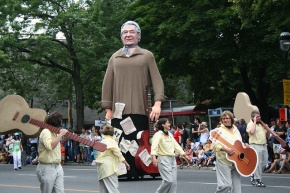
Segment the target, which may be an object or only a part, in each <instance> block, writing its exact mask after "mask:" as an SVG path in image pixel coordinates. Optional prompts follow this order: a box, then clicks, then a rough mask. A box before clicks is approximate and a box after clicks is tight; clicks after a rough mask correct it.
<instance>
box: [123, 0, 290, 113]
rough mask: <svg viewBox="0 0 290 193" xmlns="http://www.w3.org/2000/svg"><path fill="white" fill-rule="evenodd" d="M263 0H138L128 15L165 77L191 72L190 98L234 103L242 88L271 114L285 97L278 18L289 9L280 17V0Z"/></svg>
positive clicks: (264, 111) (217, 102)
mask: <svg viewBox="0 0 290 193" xmlns="http://www.w3.org/2000/svg"><path fill="white" fill-rule="evenodd" d="M254 2H255V3H257V4H256V5H254V4H253V3H254ZM261 2H262V1H261ZM261 2H259V3H258V1H243V0H241V1H239V3H240V4H239V5H237V4H236V3H237V1H236V2H235V3H233V2H229V1H227V0H222V1H208V0H197V1H189V0H185V1H177V0H166V1H161V0H156V1H154V2H152V1H146V0H137V1H135V3H133V4H132V6H131V9H128V16H130V17H132V18H135V20H136V21H138V22H139V23H140V25H141V27H142V35H143V37H142V42H143V45H144V46H147V47H148V48H149V49H151V50H152V51H153V52H154V53H155V56H156V58H157V62H158V65H159V66H160V69H161V71H162V75H163V77H165V81H167V79H168V78H169V79H170V80H172V81H173V82H177V83H178V81H177V80H180V79H183V78H184V77H187V76H190V79H191V84H190V87H188V88H187V90H190V91H191V92H188V95H189V97H193V98H192V101H194V102H195V103H196V102H198V101H203V100H205V99H211V103H212V105H213V106H215V107H218V105H222V106H233V102H234V98H235V96H236V94H237V93H238V92H241V91H244V92H247V93H248V94H249V96H250V98H251V100H252V102H253V104H255V105H257V106H258V107H259V108H260V110H261V112H262V114H263V115H265V116H266V117H267V112H268V108H269V107H270V106H277V105H278V104H279V101H280V103H281V102H282V99H281V96H282V92H281V91H282V88H281V86H282V84H281V80H282V79H281V76H282V74H284V73H283V65H280V62H281V61H282V59H283V58H282V57H281V55H280V53H279V49H278V43H277V41H276V38H277V36H278V35H279V33H280V32H279V31H280V30H281V28H282V26H281V27H278V28H277V27H275V26H276V25H275V23H274V21H281V23H284V24H285V23H288V22H287V20H288V19H286V18H284V19H283V16H285V15H286V14H287V12H286V9H287V8H283V9H282V10H283V14H282V17H281V16H279V15H278V14H276V13H278V12H276V11H278V10H279V8H280V6H278V5H280V3H279V1H271V2H272V3H271V4H270V5H269V3H268V4H267V6H266V7H263V6H261V5H263V3H261ZM273 5H275V6H273ZM272 6H273V7H272ZM258 8H260V9H258ZM272 9H273V10H272ZM241 10H243V11H244V13H245V14H243V15H242V14H241ZM253 10H255V11H253ZM269 12H270V13H272V12H273V13H274V16H275V18H273V19H270V18H271V17H272V15H271V14H269ZM250 13H252V14H250ZM258 16H259V17H258ZM269 19H270V20H272V22H268V20H269ZM243 21H251V25H246V24H245V23H244V22H243ZM278 32H279V33H278ZM168 85H170V87H172V86H174V85H172V84H168ZM179 88H180V85H179V84H176V87H175V89H174V88H166V92H167V93H166V94H167V95H169V96H171V95H175V96H176V95H178V94H177V93H179ZM168 91H169V93H168Z"/></svg>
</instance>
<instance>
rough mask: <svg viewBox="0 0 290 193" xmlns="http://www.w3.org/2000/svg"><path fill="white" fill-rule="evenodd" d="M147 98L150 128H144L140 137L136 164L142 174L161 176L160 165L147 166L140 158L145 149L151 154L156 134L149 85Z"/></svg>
mask: <svg viewBox="0 0 290 193" xmlns="http://www.w3.org/2000/svg"><path fill="white" fill-rule="evenodd" d="M146 98H147V115H148V126H149V128H148V130H144V131H143V132H142V134H141V138H140V139H138V144H139V148H138V150H137V152H136V156H135V165H136V168H137V170H138V172H139V173H141V174H142V175H145V174H146V175H151V176H153V177H155V176H159V175H160V174H159V170H158V167H155V166H154V165H153V163H152V162H151V163H150V165H149V166H148V167H147V166H146V165H145V164H144V163H143V161H142V160H141V159H140V156H139V155H140V153H141V152H142V151H143V150H145V149H146V150H147V151H148V153H149V154H150V152H151V140H152V136H153V135H154V123H153V122H152V121H151V120H150V118H149V115H150V112H151V109H152V103H151V89H150V87H149V86H147V87H146Z"/></svg>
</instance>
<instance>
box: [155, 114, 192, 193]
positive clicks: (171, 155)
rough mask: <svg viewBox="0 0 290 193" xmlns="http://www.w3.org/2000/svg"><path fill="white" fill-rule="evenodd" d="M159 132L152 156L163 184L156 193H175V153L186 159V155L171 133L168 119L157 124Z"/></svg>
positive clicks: (163, 119)
mask: <svg viewBox="0 0 290 193" xmlns="http://www.w3.org/2000/svg"><path fill="white" fill-rule="evenodd" d="M157 129H158V131H157V132H156V133H155V134H154V136H153V138H152V146H151V156H152V161H153V165H154V166H156V167H157V165H158V170H159V173H160V175H161V178H162V183H161V185H160V186H159V188H158V189H157V191H156V193H175V192H176V190H177V165H176V159H175V152H176V153H178V154H179V155H180V156H181V157H183V158H184V159H186V156H185V155H186V154H185V152H184V151H183V150H182V148H181V147H180V145H179V144H178V143H177V141H176V140H175V139H174V137H173V135H172V134H171V133H170V132H169V130H170V123H169V121H168V119H167V118H161V119H159V121H158V122H157Z"/></svg>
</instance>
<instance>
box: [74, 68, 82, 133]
mask: <svg viewBox="0 0 290 193" xmlns="http://www.w3.org/2000/svg"><path fill="white" fill-rule="evenodd" d="M73 80H74V85H75V94H76V118H77V131H79V132H80V131H81V130H82V127H83V125H84V100H83V85H82V82H81V77H80V76H79V73H74V75H73Z"/></svg>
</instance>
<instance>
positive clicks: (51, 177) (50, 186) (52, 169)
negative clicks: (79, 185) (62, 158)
mask: <svg viewBox="0 0 290 193" xmlns="http://www.w3.org/2000/svg"><path fill="white" fill-rule="evenodd" d="M36 175H37V178H38V180H39V182H40V190H41V192H42V193H64V183H63V169H62V166H61V165H60V164H43V163H39V164H38V165H37V167H36Z"/></svg>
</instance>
